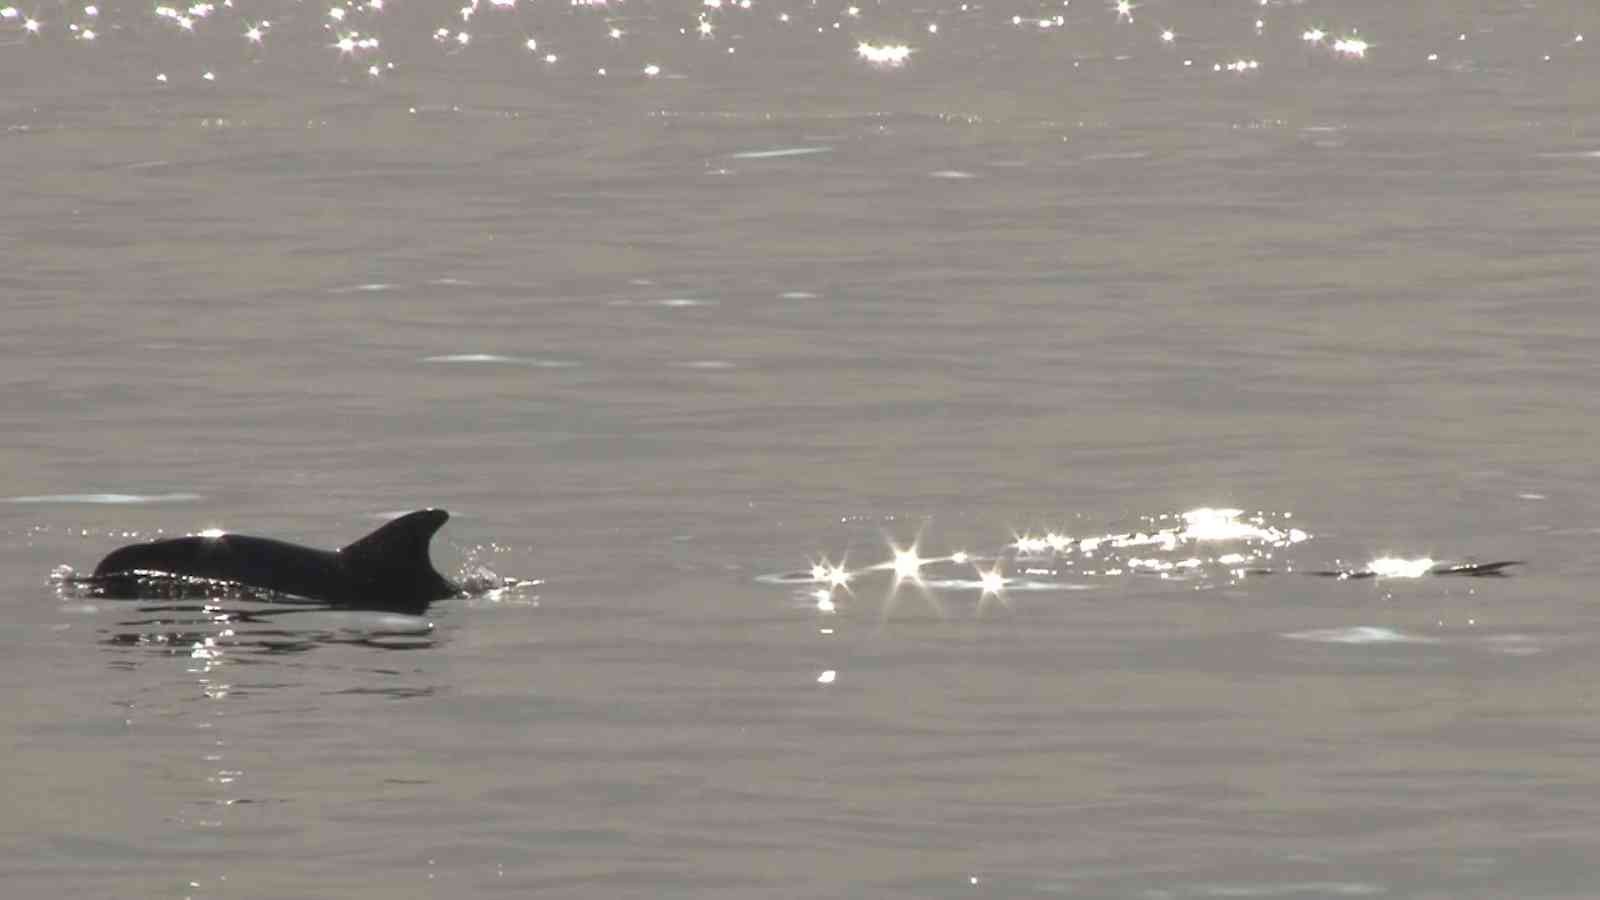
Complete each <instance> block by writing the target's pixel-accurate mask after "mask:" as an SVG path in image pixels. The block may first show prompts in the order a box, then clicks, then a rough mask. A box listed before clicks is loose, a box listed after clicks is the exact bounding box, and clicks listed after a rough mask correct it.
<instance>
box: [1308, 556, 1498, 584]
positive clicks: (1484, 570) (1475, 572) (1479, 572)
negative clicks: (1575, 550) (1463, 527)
mask: <svg viewBox="0 0 1600 900" xmlns="http://www.w3.org/2000/svg"><path fill="white" fill-rule="evenodd" d="M1520 565H1522V560H1520V559H1508V560H1502V561H1500V562H1486V563H1478V562H1462V563H1450V562H1442V563H1436V564H1434V565H1433V566H1431V567H1430V568H1429V569H1428V570H1427V571H1426V572H1424V573H1423V574H1424V575H1459V576H1462V577H1464V578H1504V577H1505V576H1506V575H1507V574H1508V573H1507V572H1506V569H1507V568H1508V567H1510V566H1520ZM1305 574H1307V575H1315V576H1317V577H1319V578H1339V579H1345V580H1352V579H1362V578H1378V577H1380V576H1379V573H1377V572H1374V571H1372V570H1371V569H1327V570H1319V571H1316V572H1307V573H1305Z"/></svg>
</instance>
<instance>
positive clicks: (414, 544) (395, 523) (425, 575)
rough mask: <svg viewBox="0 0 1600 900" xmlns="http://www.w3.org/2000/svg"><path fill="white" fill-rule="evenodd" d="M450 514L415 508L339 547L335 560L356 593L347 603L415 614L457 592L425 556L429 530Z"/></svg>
mask: <svg viewBox="0 0 1600 900" xmlns="http://www.w3.org/2000/svg"><path fill="white" fill-rule="evenodd" d="M449 519H450V514H449V513H447V512H445V511H444V510H442V509H419V510H417V511H416V512H414V513H407V514H406V515H403V516H401V517H400V518H398V519H394V520H392V521H390V522H387V523H385V524H384V525H383V527H381V528H379V529H378V530H377V531H374V532H372V533H371V534H369V535H367V536H366V537H364V538H362V539H361V540H359V541H356V542H355V543H353V544H350V545H349V546H347V547H344V548H343V549H341V550H340V551H339V554H338V555H339V561H340V563H341V564H342V565H343V567H344V569H345V574H346V575H347V577H348V578H349V579H350V581H351V582H352V583H353V585H354V586H355V591H356V593H357V594H358V595H359V597H358V598H357V599H354V600H352V601H350V602H351V603H352V605H360V606H364V607H368V608H373V609H390V610H396V611H402V612H404V611H410V610H415V611H416V612H417V613H419V614H420V613H421V612H422V611H423V610H425V609H427V608H428V604H430V603H432V602H433V601H435V600H443V599H444V598H446V597H449V596H452V595H454V594H456V593H458V592H459V591H460V588H458V587H456V585H454V584H452V583H451V582H450V581H449V580H448V579H446V578H445V577H444V576H443V575H440V574H439V572H438V571H437V570H436V569H434V567H433V561H432V560H431V559H430V558H429V556H428V545H429V543H430V542H431V541H432V540H433V535H434V533H435V532H437V531H438V530H439V529H440V528H442V527H443V526H444V523H445V522H447V521H449Z"/></svg>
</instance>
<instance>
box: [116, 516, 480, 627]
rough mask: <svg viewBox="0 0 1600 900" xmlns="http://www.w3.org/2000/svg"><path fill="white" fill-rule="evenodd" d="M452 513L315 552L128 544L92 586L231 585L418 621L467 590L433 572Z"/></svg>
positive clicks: (240, 540) (207, 543)
mask: <svg viewBox="0 0 1600 900" xmlns="http://www.w3.org/2000/svg"><path fill="white" fill-rule="evenodd" d="M449 518H450V514H449V513H447V512H445V511H444V510H442V509H419V510H417V511H416V512H412V513H407V514H405V515H403V516H401V517H400V518H398V519H394V520H392V521H390V522H388V523H386V524H384V525H383V526H382V527H381V528H379V529H378V530H376V531H374V532H372V533H371V534H369V535H367V536H366V537H364V538H362V539H360V540H358V541H356V542H355V543H353V544H349V545H346V546H345V547H342V548H340V549H338V550H316V549H313V548H311V547H301V546H299V545H297V544H290V543H285V542H284V541H278V540H273V539H272V538H263V537H251V536H249V535H244V534H223V535H218V536H216V537H184V538H175V539H172V540H166V541H152V542H150V543H146V544H130V545H128V546H126V547H122V548H120V549H117V550H113V551H112V552H111V553H110V555H108V556H107V557H106V558H105V559H102V560H101V561H100V565H98V566H95V570H94V576H93V578H92V579H91V580H92V581H93V582H94V583H97V584H99V585H101V586H102V587H104V588H106V589H107V590H108V592H115V593H116V594H118V595H124V596H139V595H140V591H139V587H140V583H141V580H145V579H152V578H162V577H168V578H176V579H205V580H210V581H226V582H232V583H234V584H240V585H245V586H247V587H252V588H260V589H264V590H268V591H273V592H276V593H279V594H290V595H293V596H296V597H304V598H306V599H309V600H314V601H318V602H321V603H326V604H328V605H330V606H335V607H340V608H344V609H370V610H381V611H383V612H394V613H404V614H406V615H412V616H420V615H422V614H423V613H424V612H426V611H427V609H428V604H430V603H432V602H433V601H435V600H443V599H445V598H446V597H451V596H454V595H455V594H458V593H460V592H461V588H460V587H458V586H457V585H455V584H453V583H451V582H450V581H449V580H448V579H446V578H445V577H444V576H443V575H440V574H439V573H438V572H437V571H436V570H435V569H434V568H433V562H432V561H431V560H430V559H429V558H428V543H429V541H431V540H432V539H433V535H434V532H436V531H438V530H439V528H440V527H441V526H443V525H444V523H445V521H446V520H447V519H449Z"/></svg>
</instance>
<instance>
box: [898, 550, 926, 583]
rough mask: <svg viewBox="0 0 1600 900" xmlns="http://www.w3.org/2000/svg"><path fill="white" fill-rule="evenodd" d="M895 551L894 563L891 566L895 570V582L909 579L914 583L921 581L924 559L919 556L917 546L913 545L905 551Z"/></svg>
mask: <svg viewBox="0 0 1600 900" xmlns="http://www.w3.org/2000/svg"><path fill="white" fill-rule="evenodd" d="M893 550H894V562H893V563H891V565H892V566H893V568H894V578H895V580H896V581H905V580H906V579H908V578H909V579H911V580H912V581H921V580H922V563H923V559H922V557H920V556H918V555H917V545H916V544H912V545H911V546H910V547H908V548H906V549H904V550H901V549H900V548H899V547H894V548H893Z"/></svg>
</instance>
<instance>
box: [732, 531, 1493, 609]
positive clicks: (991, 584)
mask: <svg viewBox="0 0 1600 900" xmlns="http://www.w3.org/2000/svg"><path fill="white" fill-rule="evenodd" d="M1293 518H1294V515H1293V513H1289V512H1283V513H1268V512H1255V513H1246V512H1245V511H1244V510H1240V509H1220V508H1212V507H1200V508H1197V509H1191V510H1188V511H1186V512H1181V513H1163V514H1160V515H1154V516H1146V517H1144V522H1145V523H1146V527H1144V528H1142V529H1138V530H1134V531H1124V532H1113V533H1101V534H1092V535H1087V536H1080V537H1074V536H1070V535H1067V534H1064V533H1062V532H1059V531H1054V530H1050V531H1045V532H1043V533H1042V534H1040V533H1035V532H1025V533H1022V534H1018V535H1016V536H1015V537H1014V538H1013V539H1012V541H1011V542H1010V543H1009V544H1007V545H1005V546H1003V547H1000V548H997V549H992V550H988V551H984V552H977V553H974V552H970V551H967V550H956V551H954V552H952V553H949V554H947V555H944V556H933V557H924V556H922V555H921V550H920V538H919V540H918V541H917V542H913V543H911V544H910V545H909V546H903V547H902V546H900V545H898V544H895V543H894V542H893V541H889V542H888V545H887V548H886V551H887V554H888V558H887V559H885V560H883V561H882V562H878V563H875V564H872V565H867V566H863V567H860V568H856V569H851V568H849V566H848V564H847V562H840V563H834V562H832V561H831V558H830V557H828V556H822V557H819V558H817V559H816V561H814V562H812V563H811V565H810V567H809V568H808V569H806V570H805V571H800V572H787V573H775V574H770V575H763V576H760V577H759V578H757V581H760V582H762V583H765V584H778V585H798V586H800V587H801V589H802V590H803V591H804V594H805V596H806V597H807V598H808V602H809V604H810V605H812V606H814V607H815V608H816V609H817V610H818V611H819V612H824V613H833V612H835V611H837V609H838V600H839V598H838V597H837V596H836V593H835V592H836V591H838V590H840V589H843V590H844V591H845V592H848V593H854V588H852V585H856V584H857V583H858V582H860V581H861V580H862V579H864V578H865V577H867V576H870V575H872V574H875V573H887V574H889V575H890V576H891V577H890V579H889V583H888V586H887V592H886V595H885V600H884V603H883V608H884V611H885V615H887V614H888V612H890V611H892V609H893V608H894V606H895V600H896V598H897V596H898V592H899V589H900V588H901V587H902V586H909V587H914V588H917V589H919V590H921V591H923V592H924V593H925V594H926V595H927V596H928V598H929V602H930V604H931V605H932V606H933V608H934V609H935V610H936V611H938V612H940V614H941V615H942V614H943V612H942V608H941V607H939V606H938V603H937V600H936V599H934V597H933V592H934V591H956V592H969V591H970V592H976V593H977V596H978V604H977V609H978V611H979V612H982V610H983V609H984V607H985V605H986V602H987V601H988V600H990V599H995V600H999V601H1000V602H1002V603H1006V602H1007V601H1006V595H1007V594H1008V593H1017V592H1040V591H1046V592H1047V591H1075V590H1090V589H1093V588H1094V587H1095V586H1096V585H1097V584H1104V583H1105V579H1107V578H1116V577H1124V576H1136V575H1146V576H1156V577H1158V578H1160V579H1163V580H1169V581H1183V582H1193V583H1195V584H1196V585H1199V586H1205V585H1213V584H1232V583H1236V582H1238V581H1240V580H1242V579H1244V578H1247V577H1259V576H1266V575H1273V574H1280V573H1281V574H1295V573H1302V574H1306V575H1317V576H1323V577H1333V578H1338V579H1341V580H1352V579H1355V580H1359V579H1369V578H1379V579H1401V578H1421V577H1423V576H1426V575H1500V574H1504V570H1505V569H1506V567H1508V566H1514V565H1516V563H1510V562H1496V563H1483V564H1479V563H1472V562H1467V563H1449V562H1439V561H1437V560H1434V559H1432V558H1430V557H1418V558H1412V559H1408V558H1402V557H1395V556H1380V557H1377V558H1375V559H1373V560H1371V561H1370V562H1367V563H1365V564H1362V565H1357V566H1350V567H1345V566H1339V567H1335V568H1326V567H1321V568H1319V567H1313V566H1311V565H1309V561H1308V562H1297V560H1296V559H1295V558H1293V557H1292V556H1291V555H1290V554H1289V551H1290V550H1291V549H1293V548H1297V547H1299V546H1300V545H1303V544H1306V543H1307V542H1309V541H1311V540H1312V535H1311V534H1310V533H1309V532H1307V531H1305V530H1304V529H1302V528H1299V527H1297V526H1295V525H1292V524H1290V523H1291V521H1292V520H1293ZM1295 555H1297V556H1302V557H1303V556H1305V555H1306V554H1303V553H1298V552H1297V553H1296V554H1295ZM841 559H843V557H841ZM1336 563H1337V561H1336ZM1008 570H1009V571H1012V572H1014V573H1016V574H1015V575H1013V576H1007V575H1006V574H1005V573H1006V571H1008Z"/></svg>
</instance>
